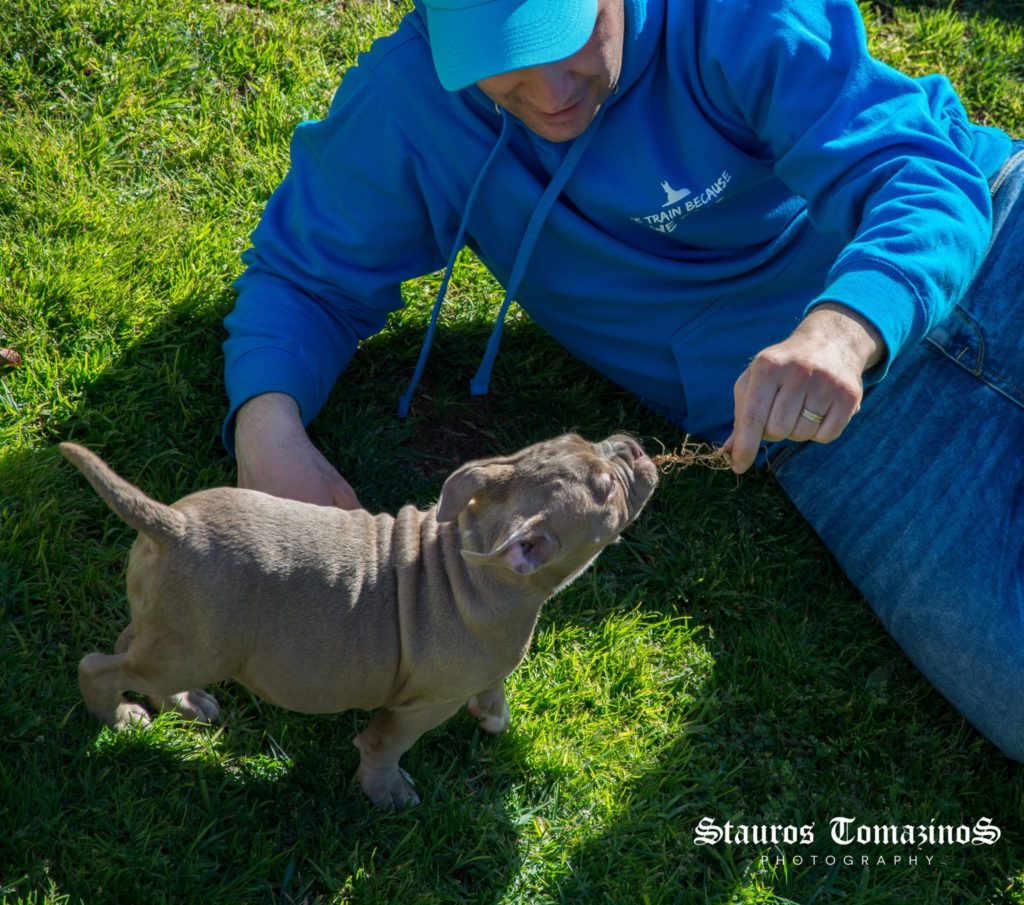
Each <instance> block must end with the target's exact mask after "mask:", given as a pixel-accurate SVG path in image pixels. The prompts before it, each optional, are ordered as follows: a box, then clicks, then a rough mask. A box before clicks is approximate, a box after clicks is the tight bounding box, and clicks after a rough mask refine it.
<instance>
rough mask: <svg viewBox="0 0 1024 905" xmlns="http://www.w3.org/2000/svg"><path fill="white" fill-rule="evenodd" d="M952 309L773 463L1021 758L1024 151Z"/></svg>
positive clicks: (948, 688)
mask: <svg viewBox="0 0 1024 905" xmlns="http://www.w3.org/2000/svg"><path fill="white" fill-rule="evenodd" d="M991 186H992V189H993V192H994V195H993V204H994V208H995V228H994V234H993V239H992V244H991V245H990V247H989V251H988V254H987V256H986V259H985V262H984V263H983V265H982V268H981V270H980V271H979V273H978V275H977V277H976V278H975V280H974V282H973V284H972V285H971V287H970V289H969V290H968V292H967V294H966V295H965V296H964V298H963V299H962V300H961V302H960V304H959V305H958V306H957V307H956V309H955V310H954V311H953V313H952V314H951V315H950V316H949V317H948V318H947V319H946V320H945V321H943V322H942V323H941V324H940V325H939V326H938V327H936V328H935V329H934V330H933V331H932V332H931V333H930V334H929V335H928V336H927V337H926V339H925V340H923V341H922V342H920V343H918V344H917V346H915V347H914V348H912V349H908V350H906V352H905V353H904V354H903V355H901V356H900V357H899V358H898V359H897V361H896V362H895V363H894V365H893V367H892V370H891V371H890V373H889V376H888V377H887V379H886V380H884V381H882V382H881V383H880V384H878V385H877V386H876V387H874V388H873V389H871V390H870V391H869V392H868V394H867V396H866V398H865V400H864V404H863V407H862V409H861V411H860V414H859V415H857V416H856V417H855V418H854V420H853V421H852V422H851V424H850V426H849V427H848V428H847V430H846V432H845V433H844V434H843V435H842V437H840V439H839V440H837V441H836V442H835V443H832V444H829V445H823V444H816V443H805V444H800V445H795V444H790V445H782V444H776V447H775V448H773V449H772V450H771V451H770V453H769V466H770V468H771V469H772V471H773V472H774V473H775V474H776V476H777V478H778V481H779V483H780V484H781V486H782V488H783V489H784V490H785V492H786V493H787V494H788V496H789V497H790V499H791V500H792V501H793V503H794V504H795V505H796V507H797V509H799V511H800V512H801V513H802V514H803V515H804V517H805V518H806V519H807V520H808V521H809V522H810V524H811V525H812V526H813V527H814V529H815V530H816V531H817V532H818V535H819V536H820V537H821V539H822V540H823V541H824V542H825V544H826V545H827V546H828V548H829V549H830V550H831V551H832V553H833V554H834V555H835V557H836V558H837V560H838V561H839V563H840V565H841V566H842V567H843V569H844V570H845V571H846V574H847V575H848V576H849V577H850V579H851V580H852V581H853V583H854V584H855V585H856V586H857V587H858V588H859V589H860V591H861V592H862V593H863V594H864V596H865V597H866V598H867V599H868V601H869V603H870V604H871V606H872V608H873V609H874V611H875V612H876V613H877V614H878V617H879V618H880V619H881V621H882V622H883V624H884V625H885V627H886V628H887V629H888V630H889V632H890V633H891V634H892V636H893V637H894V638H895V639H896V641H897V642H898V643H899V645H900V646H901V647H902V648H903V650H904V652H905V653H906V655H907V656H908V657H909V658H910V660H911V661H913V663H914V664H916V666H917V667H918V669H920V670H921V672H922V673H924V675H925V676H927V677H928V679H929V680H930V681H931V682H932V683H933V684H934V685H935V687H936V688H937V689H938V690H939V691H940V692H941V693H942V694H943V695H945V697H946V698H947V699H948V700H949V701H950V702H951V703H952V704H953V705H954V706H955V707H956V708H957V709H958V710H959V711H960V712H961V713H962V714H963V715H964V716H965V717H967V719H968V720H970V721H971V723H973V724H974V726H975V727H977V729H978V730H980V731H981V732H982V733H983V734H984V735H985V736H987V737H988V738H989V739H991V741H993V742H994V743H995V744H996V745H997V746H998V747H999V748H1000V749H1001V750H1002V752H1003V753H1004V754H1005V755H1006V756H1007V757H1010V758H1012V759H1014V760H1019V761H1024V142H1017V143H1016V144H1015V145H1014V151H1013V154H1012V155H1011V157H1010V160H1009V161H1008V163H1007V166H1006V167H1004V168H1003V170H1002V172H1001V173H1000V175H999V176H997V177H995V179H993V180H992V183H991Z"/></svg>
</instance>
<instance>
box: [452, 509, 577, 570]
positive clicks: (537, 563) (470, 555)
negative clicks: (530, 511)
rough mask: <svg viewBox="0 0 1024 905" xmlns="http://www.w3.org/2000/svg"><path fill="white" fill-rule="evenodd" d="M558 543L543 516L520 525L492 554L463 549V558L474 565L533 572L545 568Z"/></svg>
mask: <svg viewBox="0 0 1024 905" xmlns="http://www.w3.org/2000/svg"><path fill="white" fill-rule="evenodd" d="M557 550H558V545H557V544H556V543H555V540H554V538H552V536H551V535H550V534H548V532H547V531H546V530H545V529H544V526H543V524H542V522H541V519H540V518H535V519H533V520H532V521H529V522H527V523H526V524H525V525H522V526H520V527H519V528H517V529H516V530H515V531H513V532H512V533H511V534H510V535H509V536H508V537H506V538H505V539H504V540H502V541H500V542H499V543H498V545H497V546H496V547H495V548H494V549H493V550H492V551H491V552H490V553H474V552H473V551H472V550H461V551H460V552H461V553H462V558H463V559H465V560H466V562H468V563H470V564H472V565H474V566H498V567H500V568H504V569H509V570H510V571H512V572H518V573H519V574H520V575H531V574H533V573H534V572H536V571H537V570H538V569H542V568H544V566H546V565H547V564H548V563H549V562H550V561H551V558H552V557H553V556H554V555H555V553H556V552H557Z"/></svg>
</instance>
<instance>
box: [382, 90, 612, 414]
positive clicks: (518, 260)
mask: <svg viewBox="0 0 1024 905" xmlns="http://www.w3.org/2000/svg"><path fill="white" fill-rule="evenodd" d="M604 111H605V106H604V105H602V106H601V109H600V110H599V111H598V113H597V116H596V117H595V118H594V121H593V122H592V123H591V124H590V127H589V128H588V129H587V130H586V131H585V132H584V133H583V134H582V135H581V136H580V137H579V138H577V139H576V140H575V141H574V142H573V144H572V147H570V148H569V151H568V153H567V154H566V155H565V157H564V159H563V160H562V162H561V163H560V164H559V166H558V169H557V170H555V173H554V175H553V176H552V177H551V181H550V182H549V183H548V185H547V188H545V189H544V193H543V194H542V195H541V197H540V200H539V201H538V202H537V206H536V207H535V208H534V210H533V213H532V214H531V216H530V221H529V223H528V224H527V226H526V232H525V233H523V239H522V241H521V242H520V243H519V249H518V251H517V252H516V256H515V260H514V261H513V263H512V272H511V274H510V275H509V280H508V286H507V288H506V290H505V298H504V300H503V301H502V303H501V308H500V309H499V311H498V316H497V319H496V320H495V323H494V328H493V329H492V331H491V336H490V339H489V340H488V342H487V349H486V351H485V352H484V357H483V360H482V361H481V362H480V367H479V369H478V370H477V372H476V376H474V377H473V379H472V380H471V381H470V384H469V391H470V393H471V394H472V395H473V396H483V395H485V394H486V393H487V388H488V385H489V383H490V379H491V370H492V369H493V367H494V361H495V359H496V358H497V356H498V346H499V344H500V343H501V334H502V330H503V328H504V324H505V315H506V314H507V313H508V308H509V305H510V304H511V303H512V299H513V298H514V297H515V294H516V292H517V291H518V289H519V284H520V283H521V282H522V279H523V274H524V273H525V272H526V266H527V264H528V263H529V261H530V255H531V254H532V253H533V248H534V246H535V245H536V243H537V238H538V236H539V235H540V231H541V229H542V228H543V226H544V221H545V220H546V219H547V216H548V214H549V213H550V212H551V208H552V207H554V204H555V201H557V200H558V196H559V195H560V194H561V192H562V189H563V188H564V187H565V184H566V183H567V182H568V181H569V177H570V176H571V175H572V172H573V170H574V169H575V168H576V164H577V163H579V159H580V157H581V156H582V155H583V152H584V151H585V150H586V148H587V145H589V144H590V141H591V139H592V138H593V137H594V134H595V133H596V131H597V127H598V124H599V122H600V120H601V118H602V116H603V114H604ZM501 119H502V126H501V134H500V135H499V136H498V141H497V142H496V144H495V145H494V148H493V149H492V151H491V153H490V155H489V156H488V158H487V160H486V161H485V162H484V165H483V166H482V167H481V168H480V173H479V174H478V175H477V177H476V181H475V182H474V183H473V188H472V189H471V190H470V193H469V198H468V199H467V201H466V207H465V210H464V211H463V214H462V222H461V223H460V224H459V231H458V233H457V235H456V237H455V244H454V247H453V248H452V252H451V256H450V257H449V258H448V266H447V268H446V269H445V274H444V279H443V280H442V281H441V288H440V290H439V291H438V294H437V299H436V300H435V301H434V308H433V310H432V311H431V314H430V323H429V325H428V326H427V335H426V338H425V339H424V341H423V348H422V349H421V350H420V357H419V360H418V361H417V363H416V370H415V371H414V372H413V377H412V380H411V381H410V383H409V387H408V389H406V391H405V393H404V394H403V395H402V397H401V399H400V400H399V402H398V416H399V417H400V418H404V417H405V416H406V415H407V414H408V413H409V403H410V401H411V400H412V395H413V393H414V392H415V390H416V387H417V385H418V384H419V382H420V378H421V377H422V376H423V369H424V368H425V367H426V363H427V356H428V355H429V353H430V346H431V344H432V343H433V341H434V333H435V332H436V328H437V319H438V315H439V314H440V312H441V305H442V303H443V302H444V297H445V294H446V293H447V291H448V283H449V281H450V280H451V276H452V270H453V269H454V267H455V259H456V258H457V257H458V254H459V252H460V251H461V250H462V241H463V238H464V237H465V233H466V224H467V223H468V221H469V214H470V211H471V210H472V207H473V202H474V201H475V200H476V195H477V190H478V189H479V188H480V184H481V183H482V182H483V180H484V176H485V175H486V173H487V171H488V170H489V169H490V167H491V164H492V162H493V161H494V159H495V157H497V155H498V153H499V152H500V151H501V150H502V148H504V147H505V145H506V144H508V139H509V123H510V118H509V116H508V115H507V114H506V113H505V111H504V110H502V111H501Z"/></svg>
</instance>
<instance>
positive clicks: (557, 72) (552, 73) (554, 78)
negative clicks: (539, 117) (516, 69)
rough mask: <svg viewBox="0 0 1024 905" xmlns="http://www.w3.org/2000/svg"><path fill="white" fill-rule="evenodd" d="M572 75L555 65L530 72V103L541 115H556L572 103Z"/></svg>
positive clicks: (535, 68)
mask: <svg viewBox="0 0 1024 905" xmlns="http://www.w3.org/2000/svg"><path fill="white" fill-rule="evenodd" d="M574 87H575V86H574V84H573V77H572V74H571V73H570V72H569V71H568V70H567V69H563V68H562V67H560V66H559V65H558V64H557V63H548V64H547V65H546V66H537V67H534V68H533V69H532V70H531V71H530V93H529V97H530V102H531V103H532V104H533V105H534V107H536V108H537V109H538V110H539V111H540V112H541V113H558V112H559V111H560V110H564V109H565V108H566V107H568V106H571V105H572V103H573V98H572V96H573V91H574Z"/></svg>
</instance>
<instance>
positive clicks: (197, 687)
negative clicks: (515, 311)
mask: <svg viewBox="0 0 1024 905" xmlns="http://www.w3.org/2000/svg"><path fill="white" fill-rule="evenodd" d="M60 448H61V452H62V453H63V454H64V455H65V456H66V457H67V458H68V459H70V460H71V461H72V462H73V463H74V464H75V465H76V466H77V467H78V468H79V469H80V470H81V471H82V472H83V473H84V474H85V476H86V478H88V480H89V482H90V483H91V484H92V485H93V487H94V488H95V489H96V491H97V492H98V493H99V494H100V496H101V497H103V499H104V500H105V501H106V502H107V503H108V505H110V507H111V508H112V509H113V510H114V511H115V512H116V513H117V514H118V515H119V516H121V518H123V519H124V520H125V521H126V522H127V523H128V524H129V525H131V526H132V527H133V528H136V529H137V530H138V531H139V532H140V534H139V536H138V538H137V539H136V541H135V544H134V546H133V547H132V551H131V556H130V558H129V563H128V599H129V602H130V604H131V622H130V624H129V625H128V627H127V628H126V629H125V630H124V632H123V633H122V634H121V637H120V638H119V639H118V641H117V643H116V645H115V647H114V650H115V653H114V654H113V655H106V654H98V653H96V654H89V655H88V656H86V657H84V658H83V660H82V662H81V665H80V666H79V684H80V686H81V689H82V696H83V697H84V698H85V703H86V706H87V707H88V708H89V710H90V712H92V713H93V714H94V715H95V716H97V717H98V718H99V719H101V720H103V721H104V722H106V723H108V724H109V725H111V726H113V727H114V728H116V729H119V728H123V727H124V726H126V725H128V724H129V723H131V722H133V721H134V722H139V723H143V724H145V723H148V722H149V716H148V714H147V712H146V710H145V708H144V707H142V706H141V705H140V704H137V703H132V702H130V701H128V700H126V699H125V698H124V697H123V692H125V691H135V692H139V693H141V694H143V695H146V696H147V697H148V699H149V701H150V703H151V704H152V705H153V706H154V707H157V708H159V709H170V710H176V711H178V713H180V714H182V715H183V716H185V717H187V718H191V719H197V720H203V721H213V720H215V719H216V718H217V716H218V713H219V708H218V707H217V703H216V701H215V700H214V699H213V698H212V697H211V696H210V695H209V694H207V693H206V692H205V691H203V690H202V686H204V685H208V684H209V683H211V682H218V681H220V680H222V679H227V678H232V679H234V680H236V681H237V682H241V683H242V684H243V685H244V686H245V687H246V688H248V689H250V690H251V691H253V692H254V693H256V694H257V695H259V696H260V697H261V698H263V699H265V700H267V701H270V702H271V703H273V704H277V705H279V706H281V707H287V708H289V709H290V710H298V711H302V712H304V713H333V712H337V711H340V710H348V709H350V708H360V709H367V710H368V709H374V708H380V709H379V710H378V711H377V713H376V714H375V715H374V717H373V718H372V719H371V720H370V723H369V725H368V726H367V728H366V729H365V730H364V731H363V732H362V733H361V734H360V735H359V736H358V737H357V738H356V739H355V745H356V747H357V748H358V749H359V752H360V755H361V759H360V764H359V769H358V770H357V772H356V778H357V779H358V781H359V784H360V785H361V787H362V789H363V791H364V792H365V793H366V794H367V795H368V796H369V798H370V799H371V800H372V801H373V802H374V803H375V804H392V805H396V806H404V805H408V804H416V803H417V802H418V801H419V799H418V798H417V796H416V793H415V791H414V790H413V788H412V786H411V785H410V783H409V782H408V781H407V778H406V777H405V776H404V774H403V771H402V770H400V768H399V765H398V760H399V758H400V757H401V755H402V754H404V753H405V752H406V751H408V750H409V748H410V747H412V745H413V743H414V742H415V741H416V740H417V739H418V738H419V737H420V736H421V735H422V734H423V733H424V732H426V731H428V730H429V729H432V728H433V727H435V726H437V725H439V724H440V723H442V722H443V721H444V720H446V719H448V718H449V717H450V716H452V715H453V714H454V713H455V712H456V711H457V710H458V709H459V707H460V706H461V705H462V703H463V702H466V701H468V706H469V711H470V713H472V714H473V715H474V716H475V717H477V719H478V720H479V721H480V725H481V727H482V728H483V729H484V730H485V731H487V732H490V733H498V732H501V731H502V730H504V729H505V728H506V727H507V726H508V719H509V713H508V704H507V702H506V700H505V694H504V690H503V687H502V683H503V681H504V679H505V677H506V676H508V675H509V673H511V672H512V670H513V669H515V667H516V666H517V665H518V664H519V662H520V661H521V660H522V659H523V657H524V656H525V654H526V651H527V648H528V647H529V644H530V638H531V635H532V634H533V629H534V626H535V625H536V622H537V616H538V614H539V612H540V608H541V605H542V604H543V603H544V601H545V600H546V599H547V598H548V597H550V596H551V595H552V594H553V593H554V592H555V591H557V590H559V589H560V588H562V587H564V586H565V585H566V584H568V583H569V582H570V581H572V579H574V578H575V577H576V576H577V575H579V574H580V573H581V572H582V571H583V570H584V569H585V568H586V567H587V566H588V565H589V564H590V563H591V562H592V561H593V560H594V558H595V557H596V556H597V555H598V553H600V552H601V550H602V549H603V548H604V547H605V546H607V545H608V544H610V543H612V542H613V541H615V540H616V539H617V538H618V536H619V534H620V533H621V532H622V530H623V529H624V528H625V527H626V526H627V525H628V524H629V523H630V522H631V521H632V520H633V519H634V518H636V516H637V514H638V513H639V512H640V510H641V509H642V508H643V505H644V504H645V503H646V502H647V500H648V498H649V497H650V495H651V493H652V492H653V490H654V488H655V485H656V484H657V481H658V474H657V469H656V467H655V466H654V464H653V463H652V462H651V460H650V458H649V457H648V456H647V455H646V454H645V453H644V451H643V450H642V449H641V448H640V446H639V445H638V444H637V443H636V441H634V440H633V439H631V438H630V437H627V436H613V437H609V438H608V439H607V440H604V441H603V442H601V443H589V442H587V441H586V440H584V439H583V438H582V437H579V436H576V435H574V434H567V435H565V436H562V437H558V438H556V439H554V440H550V441H548V442H546V443H538V444H536V445H535V446H530V447H528V448H526V449H524V450H522V451H521V452H519V453H516V454H515V455H513V456H508V457H504V458H494V459H481V460H478V461H475V462H469V463H468V464H466V465H463V466H462V467H461V468H459V469H458V470H457V471H455V472H454V473H453V474H452V475H451V476H450V477H449V478H448V480H447V481H446V482H445V484H444V488H443V489H442V491H441V499H440V500H439V501H438V503H437V506H436V507H434V508H431V509H428V510H426V511H420V510H417V509H416V508H415V507H414V506H406V507H404V508H403V509H402V510H401V511H400V512H399V513H398V516H397V517H392V516H390V515H371V514H370V513H369V512H366V511H365V510H356V511H345V510H341V509H335V508H332V507H321V506H313V505H309V504H306V503H296V502H294V501H292V500H284V499H279V498H277V497H272V496H268V495H267V494H263V493H258V492H256V491H251V490H239V489H236V488H232V487H221V488H217V489H214V490H205V491H202V492H201V493H196V494H192V495H191V496H187V497H185V498H184V499H182V500H179V501H178V502H177V503H175V504H174V505H173V506H165V505H163V504H161V503H157V502H155V501H154V500H151V499H150V498H149V497H147V496H145V495H144V494H143V493H142V491H140V490H139V489H138V488H136V487H135V486H133V485H132V484H129V483H128V482H127V481H125V480H123V479H122V478H120V477H118V476H117V475H116V474H115V473H114V472H113V471H112V470H111V469H110V468H109V467H107V465H106V464H104V462H103V461H102V460H101V459H100V458H99V457H97V456H96V455H95V454H93V453H91V452H89V451H88V450H87V449H84V448H83V447H81V446H76V445H75V444H71V443H62V444H61V447H60Z"/></svg>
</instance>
